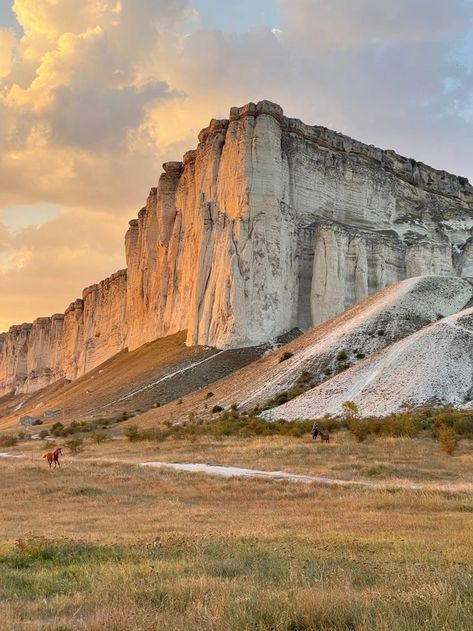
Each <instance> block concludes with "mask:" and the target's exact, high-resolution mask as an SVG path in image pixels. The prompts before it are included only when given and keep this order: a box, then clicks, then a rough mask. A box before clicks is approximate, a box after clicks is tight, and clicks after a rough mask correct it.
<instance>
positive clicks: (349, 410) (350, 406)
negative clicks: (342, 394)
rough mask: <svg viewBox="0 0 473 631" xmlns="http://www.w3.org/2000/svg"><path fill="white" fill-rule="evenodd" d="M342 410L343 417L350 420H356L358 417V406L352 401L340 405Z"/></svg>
mask: <svg viewBox="0 0 473 631" xmlns="http://www.w3.org/2000/svg"><path fill="white" fill-rule="evenodd" d="M342 410H343V412H344V413H345V416H346V417H347V418H348V419H350V420H352V419H354V418H357V417H358V415H359V410H358V406H357V404H356V403H355V402H354V401H344V402H343V403H342Z"/></svg>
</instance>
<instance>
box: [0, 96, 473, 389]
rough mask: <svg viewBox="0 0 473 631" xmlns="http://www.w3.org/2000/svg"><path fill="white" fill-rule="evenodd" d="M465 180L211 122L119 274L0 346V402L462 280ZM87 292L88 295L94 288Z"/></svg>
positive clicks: (468, 266) (468, 205)
mask: <svg viewBox="0 0 473 631" xmlns="http://www.w3.org/2000/svg"><path fill="white" fill-rule="evenodd" d="M472 226H473V187H472V186H471V185H470V184H469V183H468V181H467V180H466V179H465V178H459V177H456V176H454V175H450V174H448V173H446V172H444V171H436V170H434V169H432V168H430V167H428V166H426V165H423V164H421V163H418V162H416V161H414V160H409V159H407V158H403V157H401V156H398V155H397V154H395V153H394V152H391V151H383V150H381V149H377V148H376V147H373V146H368V145H364V144H363V143H359V142H357V141H355V140H352V139H351V138H348V137H347V136H344V135H342V134H338V133H336V132H333V131H330V130H328V129H326V128H323V127H317V126H309V125H305V124H304V123H302V122H301V121H299V120H296V119H291V118H287V117H285V116H284V115H283V112H282V110H281V108H280V107H279V106H278V105H275V104H273V103H270V102H268V101H262V102H260V103H258V104H254V103H250V104H248V105H245V106H244V107H241V108H232V110H231V112H230V118H229V120H212V121H211V123H210V125H209V127H207V128H206V129H204V130H202V132H201V133H200V134H199V144H198V147H197V149H196V150H195V151H189V152H188V153H187V154H186V155H185V156H184V158H183V161H182V162H169V163H166V164H165V165H164V173H163V174H162V175H161V177H160V180H159V183H158V186H157V188H153V189H151V193H150V196H149V198H148V201H147V204H146V206H145V207H144V208H143V209H142V210H141V211H140V213H139V215H138V218H137V219H135V220H133V221H131V222H130V228H129V230H128V233H127V236H126V253H127V266H128V274H127V275H126V272H121V273H119V274H118V276H116V275H115V276H113V277H112V279H111V280H109V281H104V283H101V284H100V285H98V286H93V288H92V289H91V290H86V294H85V295H84V297H83V299H82V300H79V301H76V302H75V303H73V305H72V306H71V308H69V309H68V311H67V313H66V314H65V315H64V316H53V318H46V319H40V320H37V321H36V322H35V323H34V324H33V325H22V326H20V327H12V329H11V330H10V332H9V333H6V334H4V335H3V336H0V384H1V385H0V394H2V393H7V392H10V391H12V390H17V391H31V390H35V389H38V388H41V387H43V386H44V385H47V384H48V383H51V382H52V381H54V380H57V379H59V378H61V377H65V378H67V379H74V378H75V377H77V376H79V375H81V374H83V373H84V372H86V371H87V370H90V368H92V367H94V366H96V365H97V363H98V362H101V361H104V360H105V359H107V358H108V357H110V356H111V355H113V354H114V353H116V352H118V351H119V350H121V349H123V348H126V347H128V348H130V349H135V348H137V347H139V346H141V345H142V344H144V343H146V342H150V341H152V340H154V339H156V338H157V337H160V336H164V335H169V334H172V333H176V332H178V331H182V330H187V342H188V344H189V345H194V344H203V345H210V346H216V347H221V348H228V347H240V346H249V345H256V344H260V343H263V342H266V341H268V340H270V339H272V338H274V337H276V336H278V335H280V334H283V333H284V332H286V331H288V330H290V329H293V328H295V327H298V328H301V329H302V330H306V329H308V328H310V327H311V326H313V325H314V324H318V323H320V322H322V321H324V320H326V319H328V318H330V317H332V316H334V315H335V314H337V313H339V312H340V311H342V310H343V309H345V308H346V307H348V306H350V305H352V304H353V303H355V302H356V301H358V300H361V299H363V298H365V297H366V296H368V295H370V294H371V293H373V292H375V291H377V290H379V289H381V288H383V287H385V286H387V285H389V284H391V283H393V282H396V281H398V280H401V279H403V278H406V277H410V276H416V275H419V274H440V275H452V274H456V275H459V276H462V275H470V274H471V273H472V271H471V270H472V269H473V264H472V260H473V255H472V254H471V249H472V246H471V239H470V236H471V228H472ZM94 287H95V288H94Z"/></svg>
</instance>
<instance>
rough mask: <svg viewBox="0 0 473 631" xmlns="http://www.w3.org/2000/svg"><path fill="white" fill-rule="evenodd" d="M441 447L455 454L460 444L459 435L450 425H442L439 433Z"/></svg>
mask: <svg viewBox="0 0 473 631" xmlns="http://www.w3.org/2000/svg"><path fill="white" fill-rule="evenodd" d="M438 439H439V445H440V449H441V450H442V451H443V452H445V453H446V454H448V455H449V456H453V454H454V452H455V449H456V448H457V445H458V437H457V435H456V434H455V432H454V431H453V429H451V428H450V427H442V428H441V429H440V430H439V434H438Z"/></svg>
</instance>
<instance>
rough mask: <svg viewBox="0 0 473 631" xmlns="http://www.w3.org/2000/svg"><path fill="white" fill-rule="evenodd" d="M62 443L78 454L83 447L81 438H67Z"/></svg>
mask: <svg viewBox="0 0 473 631" xmlns="http://www.w3.org/2000/svg"><path fill="white" fill-rule="evenodd" d="M64 445H65V446H66V447H67V448H68V449H69V451H70V452H71V453H73V454H79V453H80V452H81V451H82V450H83V449H84V440H83V439H82V438H69V440H66V441H65V443H64Z"/></svg>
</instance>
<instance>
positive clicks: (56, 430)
mask: <svg viewBox="0 0 473 631" xmlns="http://www.w3.org/2000/svg"><path fill="white" fill-rule="evenodd" d="M49 431H50V432H51V434H52V435H53V436H64V425H63V424H62V423H61V422H59V421H58V422H57V423H54V425H53V426H52V427H51V429H50V430H49Z"/></svg>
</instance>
